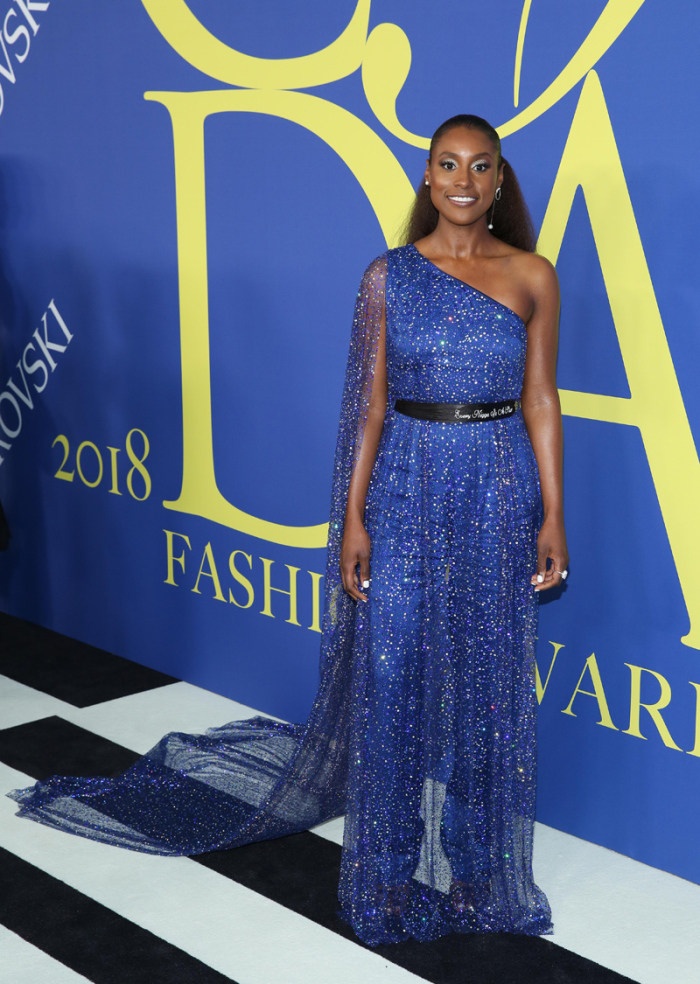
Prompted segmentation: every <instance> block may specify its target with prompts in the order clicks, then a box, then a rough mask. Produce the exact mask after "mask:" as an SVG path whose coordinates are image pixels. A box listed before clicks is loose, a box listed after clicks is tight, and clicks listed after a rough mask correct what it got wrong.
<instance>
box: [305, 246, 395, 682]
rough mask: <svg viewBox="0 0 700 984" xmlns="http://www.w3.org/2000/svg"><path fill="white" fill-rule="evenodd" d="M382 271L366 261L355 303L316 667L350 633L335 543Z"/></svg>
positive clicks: (364, 399)
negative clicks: (321, 626) (321, 629)
mask: <svg viewBox="0 0 700 984" xmlns="http://www.w3.org/2000/svg"><path fill="white" fill-rule="evenodd" d="M386 270H387V259H386V254H384V255H383V256H380V257H378V258H377V259H376V260H373V262H372V263H370V265H369V266H368V267H367V269H366V270H365V273H364V276H363V278H362V282H361V283H360V289H359V291H358V293H357V300H356V302H355V314H354V317H353V322H352V332H351V336H350V351H349V354H348V363H347V369H346V373H345V386H344V388H343V399H342V403H341V408H340V424H339V426H338V439H337V441H336V449H335V463H334V470H333V487H332V491H331V509H330V522H329V529H328V553H327V562H326V590H325V601H326V607H325V614H324V624H323V640H322V643H321V662H322V666H323V664H324V663H325V662H326V660H328V659H329V658H331V657H332V655H333V653H334V652H335V650H336V647H337V646H339V645H340V646H342V645H346V644H347V640H345V639H344V638H341V637H344V636H345V635H346V634H348V633H351V631H352V623H353V619H354V610H355V602H354V601H353V600H352V599H351V598H350V597H349V595H347V594H346V593H345V591H344V590H343V584H342V580H341V577H340V548H341V545H342V541H343V529H344V521H345V508H346V505H347V499H348V489H349V487H350V479H351V477H352V473H353V469H354V467H355V465H356V463H357V460H358V458H359V456H360V451H361V449H362V440H363V437H364V430H365V424H366V423H367V415H368V412H369V403H370V398H371V396H372V387H373V384H374V373H375V366H376V362H377V348H378V346H379V339H380V335H381V327H382V318H383V315H384V304H385V294H386ZM350 644H351V640H350Z"/></svg>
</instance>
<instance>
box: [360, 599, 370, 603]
mask: <svg viewBox="0 0 700 984" xmlns="http://www.w3.org/2000/svg"><path fill="white" fill-rule="evenodd" d="M361 600H362V601H364V603H365V604H367V602H368V601H369V598H362V599H361Z"/></svg>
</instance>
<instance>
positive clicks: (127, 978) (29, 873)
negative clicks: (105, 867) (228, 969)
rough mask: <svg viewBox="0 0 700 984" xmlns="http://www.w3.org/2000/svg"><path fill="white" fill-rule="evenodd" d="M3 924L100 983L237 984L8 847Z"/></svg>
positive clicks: (0, 873)
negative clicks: (17, 854)
mask: <svg viewBox="0 0 700 984" xmlns="http://www.w3.org/2000/svg"><path fill="white" fill-rule="evenodd" d="M193 918H195V919H196V913H195V912H193ZM0 923H2V924H3V925H4V926H6V927H7V929H9V930H12V932H13V933H16V934H17V935H18V936H21V937H22V939H24V940H26V941H27V942H28V943H32V944H33V945H34V946H36V947H38V948H39V949H40V950H43V951H44V952H45V953H48V954H49V955H50V956H52V957H54V958H55V959H56V960H59V961H60V962H61V963H62V964H65V965H66V967H70V968H71V970H74V971H75V972H76V973H78V974H82V975H83V976H84V977H87V979H88V980H90V981H93V982H94V984H127V982H128V984H230V982H231V978H230V977H226V976H224V975H223V974H220V973H219V972H218V971H216V970H212V968H211V967H208V966H207V965H206V964H203V963H201V961H199V960H197V959H195V958H194V957H192V956H190V955H189V954H188V953H185V951H184V950H180V949H178V948H177V947H176V946H173V945H172V944H170V943H166V942H165V940H162V939H160V937H158V936H155V935H154V934H153V933H149V932H148V930H145V929H142V928H141V927H140V926H137V925H136V924H135V923H132V922H130V921H129V920H128V919H124V918H123V917H122V916H119V915H117V914H116V913H115V912H112V910H111V909H108V908H107V907H106V906H104V905H101V904H100V903H99V902H95V901H94V900H93V899H91V898H88V896H87V895H83V894H82V893H81V892H78V891H76V889H74V888H71V887H70V886H69V885H66V884H65V883H64V882H62V881H59V880H58V878H53V877H52V876H51V875H48V874H47V873H46V872H45V871H42V870H41V869H40V868H37V867H35V866H34V865H32V864H29V863H28V862H26V861H24V860H22V859H21V858H18V857H17V856H16V855H14V854H11V853H10V852H9V851H5V850H3V849H2V848H0ZM0 975H1V970H0ZM8 984H9V982H8ZM37 984H39V982H37ZM271 984H272V982H271Z"/></svg>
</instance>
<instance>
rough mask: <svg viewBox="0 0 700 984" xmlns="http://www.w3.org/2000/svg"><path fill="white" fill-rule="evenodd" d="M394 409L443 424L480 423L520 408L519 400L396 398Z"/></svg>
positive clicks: (510, 414)
mask: <svg viewBox="0 0 700 984" xmlns="http://www.w3.org/2000/svg"><path fill="white" fill-rule="evenodd" d="M394 409H395V410H396V411H397V412H398V413H402V414H404V416H406V417H415V419H416V420H439V421H441V422H442V423H444V424H459V423H481V422H484V421H487V420H501V419H502V418H503V417H512V416H513V414H514V413H515V412H516V410H519V409H520V400H501V401H500V403H415V402H414V401H413V400H397V401H396V403H395V404H394Z"/></svg>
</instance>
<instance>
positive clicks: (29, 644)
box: [0, 613, 177, 707]
mask: <svg viewBox="0 0 700 984" xmlns="http://www.w3.org/2000/svg"><path fill="white" fill-rule="evenodd" d="M0 673H1V674H3V675H4V676H8V677H11V678H12V679H13V680H17V682H18V683H24V684H26V686H28V687H34V689H35V690H40V691H42V693H45V694H50V695H51V696H52V697H57V698H58V699H59V700H64V701H66V703H68V704H73V705H74V706H75V707H90V706H91V705H92V704H101V703H102V702H103V701H105V700H115V699H116V698H117V697H127V696H129V695H130V694H140V693H142V692H143V691H144V690H153V689H154V688H156V687H163V686H165V685H166V684H169V683H176V682H177V678H176V677H171V676H168V674H167V673H160V672H159V671H158V670H151V669H149V667H147V666H141V664H140V663H133V662H132V661H131V660H129V659H124V658H122V657H121V656H114V655H113V654H112V653H107V652H105V651H104V650H102V649H96V648H95V647H94V646H88V645H87V643H84V642H77V641H76V640H75V639H70V638H68V636H64V635H60V634H59V633H58V632H52V631H51V630H50V629H44V628H42V627H41V626H40V625H34V624H33V623H32V622H25V621H23V620H22V619H20V618H15V617H14V616H12V615H5V614H3V613H0Z"/></svg>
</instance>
